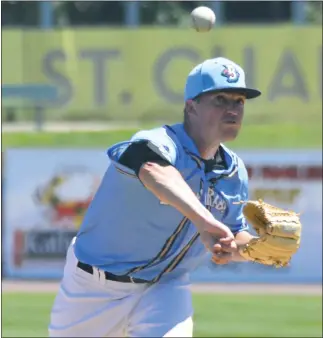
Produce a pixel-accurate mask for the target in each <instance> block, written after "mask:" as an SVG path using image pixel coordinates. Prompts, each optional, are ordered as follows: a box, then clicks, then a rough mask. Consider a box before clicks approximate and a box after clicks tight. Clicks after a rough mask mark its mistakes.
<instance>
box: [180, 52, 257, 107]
mask: <svg viewBox="0 0 323 338" xmlns="http://www.w3.org/2000/svg"><path fill="white" fill-rule="evenodd" d="M207 92H231V93H241V94H243V95H245V96H246V98H247V99H253V98H255V97H257V96H259V95H261V92H260V91H259V90H257V89H252V88H247V87H246V80H245V73H244V70H243V69H242V68H241V67H240V66H239V65H237V64H236V63H234V62H233V61H231V60H228V59H226V58H223V57H218V58H215V59H209V60H205V61H204V62H202V63H200V64H199V65H197V66H196V67H194V68H193V69H192V71H191V72H190V73H189V75H188V77H187V80H186V86H185V93H184V100H185V101H187V100H191V99H194V98H196V97H197V96H199V95H200V94H203V93H207Z"/></svg>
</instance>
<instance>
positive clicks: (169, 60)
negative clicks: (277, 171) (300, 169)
mask: <svg viewBox="0 0 323 338" xmlns="http://www.w3.org/2000/svg"><path fill="white" fill-rule="evenodd" d="M321 48H322V31H321V29H320V27H317V28H316V27H300V28H296V27H277V28H275V27H274V28H268V27H251V28H240V27H239V28H236V27H228V28H218V29H214V30H213V31H212V32H210V33H208V34H196V33H194V32H192V31H191V30H187V29H185V30H181V29H146V30H145V29H138V30H112V29H77V30H59V31H26V32H25V31H20V30H15V31H10V30H9V31H8V30H7V31H4V32H3V34H2V62H3V64H2V65H3V67H2V81H3V83H4V84H23V83H24V84H26V83H44V84H52V85H54V86H56V87H57V88H58V90H59V99H58V101H57V103H56V105H55V108H54V109H51V114H54V113H55V115H56V116H62V115H65V118H66V116H73V115H74V117H76V116H79V117H82V118H91V119H96V118H104V119H114V120H122V119H133V120H136V119H145V120H149V119H172V120H178V119H180V118H181V116H182V110H183V90H184V86H185V81H186V76H187V74H188V73H189V71H190V70H191V69H192V68H193V67H194V66H195V65H196V64H197V63H199V62H201V61H203V60H204V59H206V58H211V57H215V56H225V57H227V58H230V59H232V60H234V61H235V62H237V63H239V64H240V65H241V66H242V67H243V68H244V69H245V71H246V76H247V83H248V85H249V86H251V87H256V88H259V89H260V90H261V91H262V92H263V95H262V97H261V98H260V99H259V100H256V101H254V102H250V104H249V105H248V108H247V109H248V117H247V118H249V119H254V120H255V121H256V120H257V119H263V118H264V117H265V118H266V117H267V118H270V119H271V118H275V117H278V115H279V116H285V117H286V116H289V117H292V116H302V114H303V115H304V116H306V119H308V118H311V117H314V116H317V114H320V113H321V109H322V66H321V65H322V52H321ZM306 119H305V120H306Z"/></svg>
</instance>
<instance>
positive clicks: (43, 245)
mask: <svg viewBox="0 0 323 338" xmlns="http://www.w3.org/2000/svg"><path fill="white" fill-rule="evenodd" d="M75 235H76V232H75V231H31V232H27V233H26V236H25V250H24V251H25V255H26V258H63V257H65V255H66V252H67V249H68V247H69V245H70V243H71V241H72V239H73V237H74V236H75Z"/></svg>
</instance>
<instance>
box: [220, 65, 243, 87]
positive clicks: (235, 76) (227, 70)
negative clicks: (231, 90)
mask: <svg viewBox="0 0 323 338" xmlns="http://www.w3.org/2000/svg"><path fill="white" fill-rule="evenodd" d="M223 67H224V69H223V71H222V73H221V75H222V76H224V77H226V78H227V82H229V83H235V82H238V80H239V77H240V73H239V72H238V71H237V69H236V68H235V67H234V66H233V65H223Z"/></svg>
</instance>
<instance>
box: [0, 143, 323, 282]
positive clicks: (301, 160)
mask: <svg viewBox="0 0 323 338" xmlns="http://www.w3.org/2000/svg"><path fill="white" fill-rule="evenodd" d="M238 154H239V155H240V156H241V157H242V158H243V159H244V161H245V163H246V166H247V169H248V171H249V177H250V186H249V187H250V198H251V199H256V198H262V199H264V200H265V201H266V202H268V203H272V204H275V205H279V206H281V207H283V208H286V209H289V210H294V211H296V212H299V213H301V220H302V224H303V233H302V241H301V248H300V250H299V252H298V253H297V254H296V255H295V256H294V258H293V260H292V264H291V266H290V267H288V268H284V269H279V270H277V269H274V268H270V267H266V266H262V265H258V264H249V263H241V264H230V265H227V266H215V265H214V264H212V265H211V264H210V265H207V266H203V267H201V268H200V269H199V270H198V271H196V272H195V273H194V275H193V280H194V281H196V282H224V283H230V282H232V283H238V282H241V283H243V282H246V283H270V282H272V283H321V282H322V152H321V150H306V151H299V150H295V151H292V150H286V149H285V150H283V151H281V150H261V149H260V150H257V151H255V150H241V151H238ZM107 165H108V158H107V156H106V154H105V152H104V151H103V150H99V149H96V150H84V149H28V148H27V149H9V150H7V151H6V152H5V165H4V171H5V173H6V180H5V189H4V193H3V201H4V210H3V225H2V226H3V232H2V234H3V239H2V240H3V246H4V248H3V254H4V269H3V273H4V275H5V276H6V277H10V278H30V279H53V278H54V279H56V278H60V277H61V276H62V272H63V265H64V257H65V253H66V249H67V246H68V245H69V243H70V241H71V239H72V237H73V236H74V235H75V234H76V231H77V229H78V227H79V226H80V223H81V221H82V217H83V215H84V212H85V210H86V208H87V206H88V205H89V203H90V201H91V199H92V197H93V194H94V193H95V191H96V189H97V186H98V184H99V182H100V179H101V177H102V175H103V174H104V172H105V170H106V167H107Z"/></svg>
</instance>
